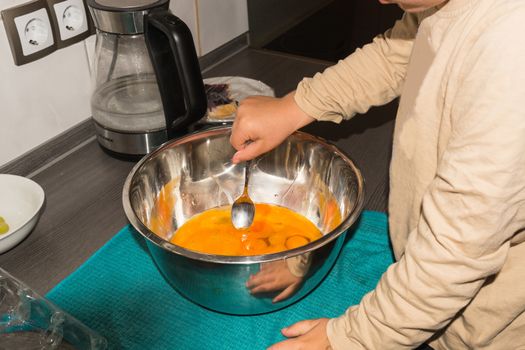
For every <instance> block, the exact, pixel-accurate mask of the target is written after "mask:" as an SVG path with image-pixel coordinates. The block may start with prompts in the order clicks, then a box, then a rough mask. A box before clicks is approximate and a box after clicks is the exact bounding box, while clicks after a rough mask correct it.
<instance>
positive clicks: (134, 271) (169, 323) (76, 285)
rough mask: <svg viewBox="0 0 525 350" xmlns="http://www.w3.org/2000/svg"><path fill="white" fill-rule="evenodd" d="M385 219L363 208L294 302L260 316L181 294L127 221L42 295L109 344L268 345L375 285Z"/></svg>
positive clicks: (382, 262) (385, 254)
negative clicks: (320, 275) (330, 264)
mask: <svg viewBox="0 0 525 350" xmlns="http://www.w3.org/2000/svg"><path fill="white" fill-rule="evenodd" d="M392 262H393V255H392V250H391V247H390V244H389V239H388V225H387V217H386V215H385V214H383V213H379V212H372V211H365V212H363V213H362V215H361V217H360V219H359V220H358V221H357V222H356V223H355V224H354V225H353V227H352V228H351V229H350V230H349V232H348V235H347V241H346V243H345V244H344V246H343V249H342V251H341V255H340V256H339V257H338V259H337V261H336V264H335V266H334V268H333V269H332V270H331V271H330V273H329V275H328V276H327V278H326V279H325V280H324V281H323V282H322V283H321V284H320V285H319V286H318V287H317V288H316V289H314V291H313V292H311V293H310V294H309V295H307V296H306V297H305V298H303V299H301V300H299V301H298V302H296V303H295V304H292V305H291V306H289V307H287V308H284V309H282V310H279V311H275V312H272V313H268V314H264V315H258V316H232V315H225V314H221V313H216V312H213V311H210V310H207V309H204V308H202V307H200V306H198V305H195V304H193V303H192V302H190V301H188V300H187V299H185V298H184V297H182V296H180V295H179V294H178V293H177V292H176V291H175V290H174V289H172V288H171V287H170V286H169V285H168V283H167V282H166V281H165V280H164V279H163V277H162V276H161V274H160V272H159V271H158V270H157V268H156V267H155V265H154V263H153V261H152V260H151V258H150V256H149V254H148V253H147V248H146V245H145V242H144V239H143V238H142V236H140V235H139V234H138V233H137V232H136V231H135V230H134V229H133V228H132V227H131V226H126V227H124V228H123V229H122V230H121V231H120V232H119V233H118V234H117V235H115V237H113V238H112V239H111V240H110V241H109V242H108V243H106V244H105V245H104V246H103V247H102V248H101V249H100V250H99V251H97V252H96V253H95V254H94V255H93V256H92V257H90V258H89V259H88V260H87V261H86V262H85V263H84V264H83V265H82V266H80V267H79V268H78V269H77V270H76V271H75V272H73V273H72V274H71V275H70V276H68V277H67V278H66V279H64V280H63V281H62V282H61V283H60V284H58V285H57V286H56V287H55V288H54V289H53V290H51V291H50V292H49V293H48V294H47V298H48V299H50V300H51V301H52V302H54V303H55V304H57V305H58V306H59V307H61V308H62V309H64V310H65V311H67V312H69V313H70V314H72V315H73V316H75V317H76V318H78V319H79V320H81V321H82V322H84V323H85V324H86V325H87V326H89V327H90V328H92V329H94V330H96V331H97V332H99V333H100V334H102V335H103V336H105V337H106V338H107V340H108V343H109V345H110V348H111V349H141V350H143V349H154V350H161V349H177V350H185V349H192V350H193V349H214V350H222V349H224V350H226V349H228V350H237V349H255V350H257V349H265V348H266V347H268V346H269V345H271V344H273V343H276V342H278V341H280V340H283V339H284V338H283V336H282V335H281V333H280V329H281V328H283V327H285V326H288V325H291V324H292V323H294V322H296V321H300V320H303V319H310V318H318V317H335V316H338V315H340V314H342V313H343V312H344V311H345V309H346V308H347V307H349V306H350V305H354V304H356V303H358V302H359V301H360V300H361V298H362V297H363V295H364V294H365V293H367V292H368V291H370V290H372V289H374V287H375V286H376V284H377V282H378V280H379V278H380V277H381V275H382V274H383V272H384V271H385V270H386V269H387V267H388V266H389V265H390V264H392Z"/></svg>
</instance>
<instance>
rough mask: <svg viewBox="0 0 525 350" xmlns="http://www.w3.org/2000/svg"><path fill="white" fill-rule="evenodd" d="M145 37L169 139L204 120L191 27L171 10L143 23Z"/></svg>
mask: <svg viewBox="0 0 525 350" xmlns="http://www.w3.org/2000/svg"><path fill="white" fill-rule="evenodd" d="M144 36H145V39H146V46H147V47H148V52H149V56H150V58H151V61H152V63H153V69H154V71H155V76H156V78H157V84H158V86H159V91H160V97H161V100H162V105H163V107H164V116H165V118H166V129H167V136H168V139H171V138H174V137H176V136H180V135H181V134H182V133H184V132H186V131H187V130H186V129H187V128H188V126H190V125H191V124H193V123H195V122H197V121H198V120H199V119H200V118H202V117H203V116H204V114H205V113H206V109H207V98H206V92H205V91H204V82H203V80H202V75H201V70H200V65H199V59H198V58H197V53H196V51H195V45H194V44H193V37H192V35H191V32H190V30H189V28H188V26H187V25H186V24H185V23H184V22H183V21H182V20H181V19H179V18H178V17H176V16H175V15H173V14H172V13H171V12H169V10H168V9H159V10H153V11H151V12H150V13H148V14H147V15H146V17H145V19H144Z"/></svg>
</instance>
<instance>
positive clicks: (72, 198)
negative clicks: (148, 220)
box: [0, 49, 396, 294]
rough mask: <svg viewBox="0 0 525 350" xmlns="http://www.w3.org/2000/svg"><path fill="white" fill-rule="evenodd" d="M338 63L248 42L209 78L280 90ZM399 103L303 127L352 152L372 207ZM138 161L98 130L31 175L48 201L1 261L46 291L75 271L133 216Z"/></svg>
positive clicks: (379, 204) (382, 204)
mask: <svg viewBox="0 0 525 350" xmlns="http://www.w3.org/2000/svg"><path fill="white" fill-rule="evenodd" d="M331 64H332V63H329V62H324V61H317V60H312V59H308V58H302V57H295V56H290V55H285V54H280V53H275V52H270V51H261V50H254V49H244V50H242V51H240V52H238V53H237V54H235V55H233V56H232V57H230V58H228V59H226V60H223V61H222V62H219V63H217V64H215V65H212V66H211V67H210V68H208V69H207V70H205V71H204V73H203V75H204V77H213V76H229V75H237V76H245V77H248V78H253V79H257V80H261V81H263V82H265V83H266V84H268V85H269V86H271V87H273V88H274V89H275V92H276V95H277V96H282V95H284V94H286V93H287V92H289V91H292V90H293V89H294V88H295V87H296V85H297V83H298V82H299V81H300V80H301V79H302V78H303V77H305V76H313V75H314V74H315V73H316V72H320V71H322V70H324V69H325V68H326V67H328V66H329V65H331ZM395 110H396V105H395V102H394V103H391V104H389V105H387V106H385V107H381V108H373V109H371V110H370V111H369V112H368V113H367V114H366V115H363V116H356V117H354V118H353V119H352V120H350V121H347V122H343V123H342V124H340V125H337V124H333V123H315V124H312V125H310V126H308V127H307V128H305V129H304V131H307V132H309V133H312V134H315V135H318V136H321V137H323V138H325V139H327V140H329V141H331V142H333V143H334V144H336V145H337V146H339V147H340V148H341V149H342V150H343V151H345V153H346V154H347V155H349V156H350V158H352V159H353V160H354V162H355V163H356V165H357V166H358V167H359V168H360V169H361V171H362V173H363V176H364V178H365V184H366V186H365V187H366V197H365V209H367V210H378V211H386V201H387V191H388V167H389V160H390V153H391V143H392V130H393V118H394V116H395ZM133 165H134V162H129V161H123V160H118V159H115V158H112V157H110V156H109V155H107V154H106V153H105V152H103V151H102V150H101V148H100V147H99V146H98V143H97V141H96V139H95V137H94V136H93V135H89V137H87V138H86V140H85V141H83V142H81V143H78V145H77V146H76V147H75V148H74V149H72V150H70V151H69V152H68V153H67V154H65V155H64V156H61V157H57V158H56V160H55V161H53V163H52V164H48V165H45V166H44V167H42V168H41V169H40V170H39V171H37V172H34V174H35V175H33V176H31V178H32V179H33V180H35V181H36V182H38V183H39V184H40V185H41V186H42V187H43V189H44V191H45V194H46V202H45V207H44V210H43V213H42V216H41V218H40V220H39V222H38V224H37V226H36V228H35V229H34V231H33V232H32V233H31V234H30V235H29V236H28V237H27V238H26V239H25V240H24V241H23V242H21V243H20V244H19V245H18V246H16V247H15V248H13V249H11V250H10V251H8V252H6V253H3V254H1V255H0V266H1V267H2V268H3V269H5V270H7V271H8V272H9V273H11V274H12V275H14V276H15V277H17V278H19V279H20V280H22V281H24V282H25V283H26V284H28V285H29V286H30V287H32V288H33V289H34V290H36V291H37V292H39V293H41V294H45V293H47V292H48V291H49V290H50V289H51V288H53V287H54V286H55V285H56V284H57V283H58V282H60V281H61V280H62V279H64V278H65V277H66V276H68V275H69V274H70V273H72V272H73V271H74V270H75V269H76V268H78V267H79V266H80V265H81V264H82V263H83V262H84V261H85V260H86V259H88V258H89V257H90V256H91V255H92V254H93V253H94V252H95V251H96V250H98V249H99V248H100V247H101V246H102V245H103V244H104V243H106V242H107V241H108V240H109V239H110V238H111V237H112V236H114V235H115V234H116V233H117V232H118V231H119V230H120V229H121V228H122V227H123V226H125V225H126V224H127V223H128V222H127V219H126V217H125V215H124V211H123V209H122V201H121V194H122V187H123V184H124V180H125V179H126V176H127V175H128V173H129V172H130V170H131V168H132V167H133Z"/></svg>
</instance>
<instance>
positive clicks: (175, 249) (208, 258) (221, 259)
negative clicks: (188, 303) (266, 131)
mask: <svg viewBox="0 0 525 350" xmlns="http://www.w3.org/2000/svg"><path fill="white" fill-rule="evenodd" d="M230 131H231V126H221V127H213V128H209V129H206V130H204V131H196V132H193V133H190V134H188V135H185V136H182V137H179V138H176V139H173V140H169V141H167V142H165V143H163V144H162V145H160V146H159V147H158V148H157V149H156V150H155V151H152V152H151V153H149V154H147V155H145V156H144V157H143V158H142V159H141V160H140V161H139V162H138V163H137V164H135V166H134V167H133V168H132V169H131V171H130V173H129V174H128V176H127V178H126V181H125V183H124V188H123V191H122V202H123V206H124V212H125V214H126V216H127V218H128V220H129V221H130V223H131V225H132V226H133V227H134V228H135V229H136V230H137V231H138V232H139V233H140V234H141V235H142V236H143V237H144V238H146V239H147V240H148V241H150V242H151V243H153V244H155V245H156V246H157V247H159V248H161V249H163V250H165V251H168V252H171V253H175V254H178V255H182V256H184V257H186V258H190V259H194V260H198V261H203V262H212V263H223V264H250V263H264V262H270V261H275V260H281V259H286V258H289V257H293V256H297V255H301V254H305V253H308V252H310V251H313V250H316V249H318V248H320V247H322V246H324V245H326V244H328V243H329V242H331V241H333V240H334V239H336V238H338V237H339V236H340V235H341V234H342V233H343V232H345V231H346V230H348V229H349V228H350V226H351V225H352V224H353V223H354V222H355V221H356V220H357V218H358V216H359V214H360V213H361V210H362V208H363V204H364V197H365V187H364V186H365V183H364V179H363V177H362V175H361V171H360V170H359V169H358V168H357V166H356V165H355V164H354V162H353V161H352V160H351V159H350V157H348V156H347V155H346V154H345V153H344V152H343V151H341V150H340V149H339V148H337V147H336V146H334V145H333V144H331V143H329V142H328V141H326V140H325V139H323V138H321V137H319V136H315V135H311V134H308V133H305V132H301V131H295V132H294V133H293V134H292V136H294V137H300V138H302V139H309V140H312V141H316V142H318V143H320V144H321V145H322V146H323V147H326V148H328V149H330V150H331V151H333V152H334V153H336V154H337V155H338V156H340V157H341V158H342V159H343V160H344V161H345V162H346V163H348V164H349V165H350V166H351V168H352V169H353V171H354V172H355V174H356V178H357V184H358V188H360V191H358V193H357V198H356V202H355V206H354V208H353V209H352V211H351V212H350V214H349V215H348V217H347V218H346V219H345V220H343V221H342V222H341V223H340V224H339V225H338V226H337V227H336V228H335V229H333V230H332V231H330V232H328V233H327V234H325V235H323V237H322V238H319V239H317V240H315V241H313V242H310V243H308V244H306V245H304V246H301V247H298V248H295V249H290V250H285V251H282V252H278V253H272V254H262V255H249V256H227V255H215V254H206V253H200V252H197V251H194V250H189V249H185V248H182V247H179V246H177V245H175V244H173V243H171V242H169V241H167V240H165V239H163V238H161V237H159V236H158V235H157V234H155V233H154V232H152V231H151V230H150V229H149V228H148V227H146V225H144V224H143V223H142V221H141V220H140V219H139V218H138V217H137V215H136V214H135V211H134V210H133V208H132V207H131V201H130V199H129V191H130V186H131V182H132V180H133V177H134V176H135V174H136V172H137V171H138V170H139V169H140V168H141V167H142V165H143V164H144V163H145V162H147V161H148V160H149V159H151V158H153V157H155V156H156V155H157V154H159V153H161V152H163V151H164V150H165V149H168V148H172V147H175V146H177V145H179V144H184V143H186V142H189V141H192V140H194V139H201V138H203V137H208V136H213V135H222V134H226V133H229V132H230Z"/></svg>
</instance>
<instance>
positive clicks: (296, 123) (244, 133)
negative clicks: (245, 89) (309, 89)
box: [230, 93, 315, 163]
mask: <svg viewBox="0 0 525 350" xmlns="http://www.w3.org/2000/svg"><path fill="white" fill-rule="evenodd" d="M314 120H315V119H314V118H312V117H310V116H308V115H307V114H306V113H304V112H303V111H302V110H301V109H300V108H299V106H298V105H297V104H296V103H295V100H294V97H293V93H290V94H288V95H286V96H285V97H283V98H274V97H267V96H252V97H248V98H246V99H244V100H243V101H241V103H240V105H239V108H238V109H237V116H236V117H235V121H234V123H233V127H232V134H231V137H230V142H231V144H232V146H233V147H234V148H235V149H236V150H237V153H235V154H234V156H233V158H232V162H233V163H240V162H243V161H246V160H249V159H253V158H255V157H257V156H258V155H260V154H262V153H264V152H267V151H269V150H271V149H273V148H275V147H276V146H278V145H279V144H280V143H281V142H283V141H284V139H285V138H287V137H288V136H290V135H291V134H292V133H293V132H294V131H295V130H297V129H299V128H301V127H303V126H305V125H307V124H309V123H311V122H312V121H314Z"/></svg>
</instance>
